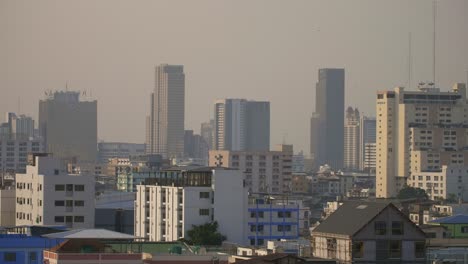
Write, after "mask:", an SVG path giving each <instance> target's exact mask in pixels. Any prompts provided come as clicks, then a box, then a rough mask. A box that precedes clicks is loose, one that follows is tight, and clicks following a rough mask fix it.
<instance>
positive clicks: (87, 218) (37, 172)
mask: <svg viewBox="0 0 468 264" xmlns="http://www.w3.org/2000/svg"><path fill="white" fill-rule="evenodd" d="M32 161H33V162H32V163H31V165H28V166H27V168H26V173H24V174H22V173H18V174H16V201H15V202H16V221H15V222H16V225H65V226H67V227H69V228H91V227H94V188H95V179H94V176H93V175H88V174H69V173H68V172H67V170H66V166H65V164H63V162H62V161H61V160H60V159H57V158H54V157H52V156H48V155H41V156H33V157H32Z"/></svg>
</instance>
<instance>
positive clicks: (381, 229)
mask: <svg viewBox="0 0 468 264" xmlns="http://www.w3.org/2000/svg"><path fill="white" fill-rule="evenodd" d="M374 228H375V234H376V235H385V234H386V233H387V223H385V222H382V221H376V222H375V224H374Z"/></svg>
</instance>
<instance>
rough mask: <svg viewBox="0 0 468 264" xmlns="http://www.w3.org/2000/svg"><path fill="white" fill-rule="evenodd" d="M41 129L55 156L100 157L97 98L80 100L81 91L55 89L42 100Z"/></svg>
mask: <svg viewBox="0 0 468 264" xmlns="http://www.w3.org/2000/svg"><path fill="white" fill-rule="evenodd" d="M39 131H40V133H41V136H42V137H43V139H44V146H45V148H46V151H48V152H50V153H53V155H54V157H57V158H62V159H67V160H74V159H77V160H79V161H82V162H94V161H96V158H97V101H96V100H94V101H80V92H71V91H65V92H63V91H61V92H55V93H51V94H50V95H49V96H48V97H47V98H46V99H45V100H41V101H39Z"/></svg>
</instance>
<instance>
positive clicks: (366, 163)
mask: <svg viewBox="0 0 468 264" xmlns="http://www.w3.org/2000/svg"><path fill="white" fill-rule="evenodd" d="M359 129H360V135H359V136H360V142H359V143H360V144H359V148H360V150H359V156H360V157H359V165H360V169H361V170H362V171H365V172H371V173H375V147H376V146H375V142H376V119H375V117H367V116H362V117H361V121H360V124H359Z"/></svg>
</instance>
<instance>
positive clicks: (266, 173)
mask: <svg viewBox="0 0 468 264" xmlns="http://www.w3.org/2000/svg"><path fill="white" fill-rule="evenodd" d="M292 157H293V146H292V145H278V146H276V149H275V150H274V151H229V150H212V151H210V163H209V165H210V166H212V167H226V168H233V169H238V170H239V171H241V172H243V173H244V177H245V186H246V187H248V189H249V191H250V192H254V193H275V194H282V193H290V192H291V191H292V187H291V175H292Z"/></svg>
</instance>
